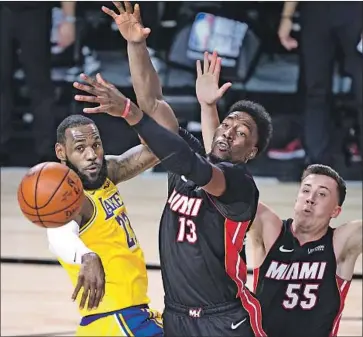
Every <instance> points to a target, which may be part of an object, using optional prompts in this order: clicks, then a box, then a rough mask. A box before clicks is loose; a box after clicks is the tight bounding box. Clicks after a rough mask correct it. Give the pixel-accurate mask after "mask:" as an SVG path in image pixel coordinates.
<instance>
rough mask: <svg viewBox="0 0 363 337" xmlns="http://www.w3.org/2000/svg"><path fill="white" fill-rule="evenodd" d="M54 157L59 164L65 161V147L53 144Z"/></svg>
mask: <svg viewBox="0 0 363 337" xmlns="http://www.w3.org/2000/svg"><path fill="white" fill-rule="evenodd" d="M55 155H56V156H57V158H58V159H59V160H60V161H61V162H64V161H66V159H67V156H66V148H65V146H64V145H62V144H61V143H56V144H55Z"/></svg>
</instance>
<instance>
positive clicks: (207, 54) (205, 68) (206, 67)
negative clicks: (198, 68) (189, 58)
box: [203, 51, 209, 74]
mask: <svg viewBox="0 0 363 337" xmlns="http://www.w3.org/2000/svg"><path fill="white" fill-rule="evenodd" d="M208 57H209V53H208V52H207V51H206V52H204V60H203V74H206V73H207V72H208V69H209V60H208Z"/></svg>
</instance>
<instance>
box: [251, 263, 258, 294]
mask: <svg viewBox="0 0 363 337" xmlns="http://www.w3.org/2000/svg"><path fill="white" fill-rule="evenodd" d="M252 272H253V292H254V293H255V294H256V291H257V285H258V277H259V276H260V268H255V269H253V271H252Z"/></svg>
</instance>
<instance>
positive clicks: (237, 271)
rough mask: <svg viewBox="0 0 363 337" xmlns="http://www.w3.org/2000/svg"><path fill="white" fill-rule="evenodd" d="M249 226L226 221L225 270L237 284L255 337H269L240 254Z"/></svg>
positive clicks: (246, 223) (244, 223)
mask: <svg viewBox="0 0 363 337" xmlns="http://www.w3.org/2000/svg"><path fill="white" fill-rule="evenodd" d="M248 225H249V221H246V222H234V221H232V220H229V219H226V221H225V223H224V240H225V241H224V243H225V268H226V272H227V274H228V275H229V277H230V278H231V279H232V280H233V281H234V282H235V283H236V285H237V288H238V292H237V294H236V297H239V298H240V300H241V302H242V305H243V307H244V308H245V309H246V311H247V312H248V314H249V316H250V323H251V327H252V330H253V332H254V334H255V336H258V337H264V336H267V335H266V333H265V331H264V330H263V328H262V312H261V306H260V303H259V301H258V300H257V299H256V298H255V297H254V296H253V295H252V294H251V293H250V291H249V290H248V289H247V288H246V286H245V282H246V280H247V267H246V263H245V262H244V261H243V259H241V256H240V252H241V251H242V248H243V241H244V238H245V234H246V231H247V228H248Z"/></svg>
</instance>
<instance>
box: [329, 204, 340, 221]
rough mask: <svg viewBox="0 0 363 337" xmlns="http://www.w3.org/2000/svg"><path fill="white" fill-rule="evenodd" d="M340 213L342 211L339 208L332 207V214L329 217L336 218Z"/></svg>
mask: <svg viewBox="0 0 363 337" xmlns="http://www.w3.org/2000/svg"><path fill="white" fill-rule="evenodd" d="M341 211H342V208H341V207H340V206H336V207H334V210H333V212H332V214H331V217H332V218H337V217H338V216H339V214H340V212H341Z"/></svg>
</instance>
